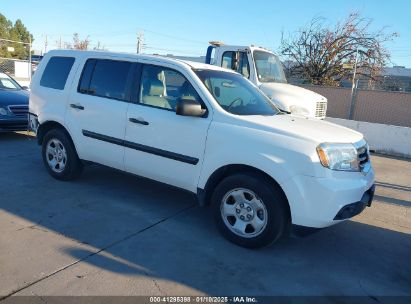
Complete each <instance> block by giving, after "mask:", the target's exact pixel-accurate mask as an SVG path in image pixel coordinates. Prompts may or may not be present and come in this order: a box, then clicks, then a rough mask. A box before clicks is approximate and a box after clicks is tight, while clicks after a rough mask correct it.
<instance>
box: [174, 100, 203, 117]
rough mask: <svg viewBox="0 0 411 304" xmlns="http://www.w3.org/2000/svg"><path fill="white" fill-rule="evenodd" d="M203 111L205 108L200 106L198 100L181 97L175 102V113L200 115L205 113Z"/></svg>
mask: <svg viewBox="0 0 411 304" xmlns="http://www.w3.org/2000/svg"><path fill="white" fill-rule="evenodd" d="M205 112H206V110H204V109H202V108H201V104H200V103H199V102H198V101H195V100H190V99H181V100H180V101H178V102H177V106H176V114H177V115H182V116H194V117H201V116H203V115H204V114H205Z"/></svg>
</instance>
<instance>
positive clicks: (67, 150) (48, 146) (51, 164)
mask: <svg viewBox="0 0 411 304" xmlns="http://www.w3.org/2000/svg"><path fill="white" fill-rule="evenodd" d="M42 156H43V162H44V165H45V166H46V168H47V171H48V172H49V173H50V175H51V176H53V177H54V178H56V179H59V180H65V181H67V180H72V179H74V178H76V177H78V176H79V175H80V173H81V172H82V169H83V166H82V163H81V161H80V159H79V158H78V156H77V152H76V149H75V147H74V145H73V143H72V142H71V139H70V138H69V136H68V135H67V133H66V132H64V131H63V130H61V129H52V130H50V131H48V132H47V133H46V135H45V136H44V139H43V146H42Z"/></svg>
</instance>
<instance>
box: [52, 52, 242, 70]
mask: <svg viewBox="0 0 411 304" xmlns="http://www.w3.org/2000/svg"><path fill="white" fill-rule="evenodd" d="M47 55H49V56H78V57H83V56H87V57H94V56H95V57H98V56H101V55H105V56H111V57H119V58H132V59H141V60H146V61H157V62H159V63H171V64H177V65H179V66H181V67H183V66H184V67H187V65H188V66H189V67H190V68H192V69H198V70H217V71H224V72H229V73H236V72H234V71H231V70H228V69H224V68H221V67H218V66H214V65H210V64H205V63H200V62H194V61H187V60H180V59H174V58H170V57H165V56H161V55H145V54H132V53H120V52H108V51H80V50H51V51H49V52H48V53H47Z"/></svg>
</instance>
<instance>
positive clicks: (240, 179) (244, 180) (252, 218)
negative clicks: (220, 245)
mask: <svg viewBox="0 0 411 304" xmlns="http://www.w3.org/2000/svg"><path fill="white" fill-rule="evenodd" d="M212 207H213V209H214V210H213V211H214V216H215V220H216V224H217V227H218V229H219V230H220V232H221V233H222V234H223V236H224V237H225V238H226V239H228V240H229V241H231V242H233V243H235V244H237V245H240V246H243V247H247V248H259V247H264V246H268V245H270V244H272V243H274V242H275V241H277V240H278V239H279V238H280V237H281V236H282V235H284V234H285V233H286V232H287V231H288V227H289V226H290V225H289V223H290V216H289V211H288V210H289V208H288V202H287V199H286V197H285V196H284V194H283V193H282V191H281V190H280V189H278V188H277V187H276V186H274V185H273V184H272V183H270V181H268V180H267V178H266V177H264V176H262V175H259V174H254V173H249V174H236V175H231V176H229V177H227V178H225V179H224V180H223V181H222V182H221V183H220V184H219V185H218V186H217V187H216V189H215V191H214V193H213V196H212Z"/></svg>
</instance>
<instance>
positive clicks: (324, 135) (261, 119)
mask: <svg viewBox="0 0 411 304" xmlns="http://www.w3.org/2000/svg"><path fill="white" fill-rule="evenodd" d="M241 119H242V120H243V121H247V122H248V123H250V124H251V125H249V127H253V128H257V129H260V130H264V131H268V132H275V133H280V134H283V135H287V136H292V137H297V138H301V139H308V140H311V141H313V142H316V143H317V144H320V143H326V142H328V143H356V142H359V141H360V140H362V139H363V135H362V134H361V133H359V132H356V131H354V130H351V129H348V128H345V127H342V126H339V125H336V124H333V123H330V122H327V121H323V120H318V119H315V118H307V117H300V116H294V115H289V114H279V115H275V116H260V115H258V116H257V115H253V116H241Z"/></svg>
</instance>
